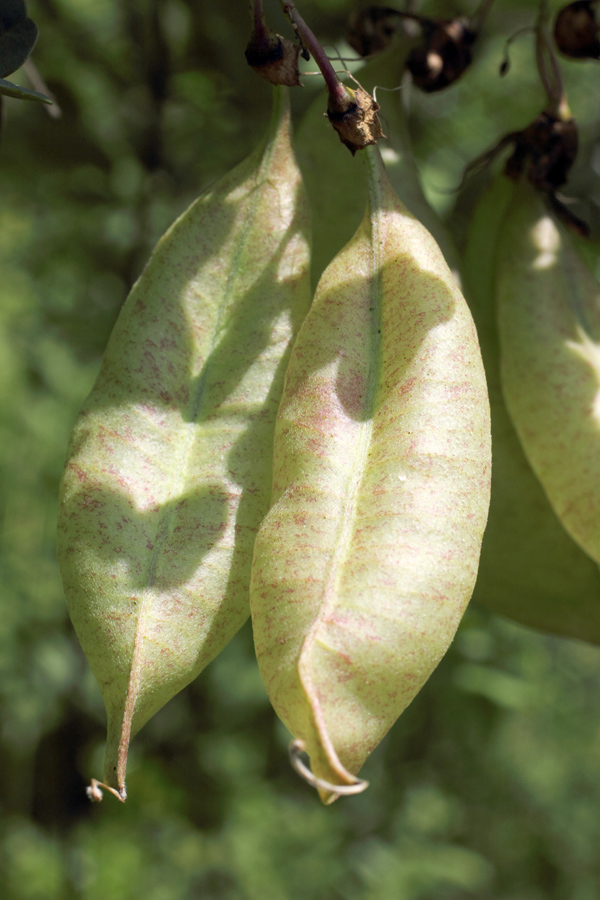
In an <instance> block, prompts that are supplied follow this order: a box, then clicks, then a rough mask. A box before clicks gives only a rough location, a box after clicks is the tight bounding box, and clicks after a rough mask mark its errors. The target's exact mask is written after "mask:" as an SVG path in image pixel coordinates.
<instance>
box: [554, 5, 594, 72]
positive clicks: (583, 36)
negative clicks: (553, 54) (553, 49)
mask: <svg viewBox="0 0 600 900" xmlns="http://www.w3.org/2000/svg"><path fill="white" fill-rule="evenodd" d="M597 5H598V3H597V0H576V2H575V3H569V5H568V6H565V7H563V9H561V10H560V12H559V13H558V15H557V17H556V20H555V22H554V40H555V41H556V46H557V47H558V49H559V50H560V52H561V53H562V54H563V55H564V56H569V57H570V58H571V59H600V24H599V23H598V20H597V18H596V10H595V7H597Z"/></svg>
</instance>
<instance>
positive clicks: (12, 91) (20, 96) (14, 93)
mask: <svg viewBox="0 0 600 900" xmlns="http://www.w3.org/2000/svg"><path fill="white" fill-rule="evenodd" d="M0 94H4V96H5V97H14V98H15V100H36V101H37V102H40V103H52V100H51V99H50V97H47V96H46V95H45V94H40V93H39V91H32V90H30V89H29V88H24V87H21V86H20V85H18V84H13V83H12V81H6V79H5V78H0Z"/></svg>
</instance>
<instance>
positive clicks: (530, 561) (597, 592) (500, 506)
mask: <svg viewBox="0 0 600 900" xmlns="http://www.w3.org/2000/svg"><path fill="white" fill-rule="evenodd" d="M512 190H513V188H512V184H511V182H509V181H508V180H507V179H506V178H503V177H502V178H496V179H494V180H493V181H492V182H491V184H490V185H489V186H488V187H487V188H486V189H485V191H484V192H483V194H482V196H481V199H480V200H479V202H478V205H477V207H476V209H475V211H474V214H473V216H472V219H471V223H470V225H469V232H468V236H467V243H466V247H465V255H464V261H463V266H462V271H463V275H464V280H465V283H466V288H467V297H468V299H469V305H470V307H471V311H472V313H473V317H474V319H475V324H476V325H477V331H478V334H479V342H480V346H481V352H482V355H483V361H484V365H485V371H486V377H487V384H488V390H489V396H490V407H491V413H492V447H493V459H494V464H493V467H492V496H491V503H490V514H489V518H488V524H487V528H486V531H485V534H484V538H483V545H482V548H481V560H480V563H479V574H478V577H477V583H476V585H475V590H474V592H473V600H474V601H476V602H478V603H480V604H481V605H482V606H485V607H487V608H488V609H490V610H492V611H494V612H497V613H500V614H502V615H505V616H508V617H509V618H511V619H514V620H515V621H517V622H519V623H521V624H522V625H527V626H529V627H531V628H536V629H539V630H541V631H545V632H550V633H552V634H557V635H561V636H564V637H576V638H580V639H581V640H586V641H591V642H593V643H600V578H599V576H598V567H597V566H596V565H595V564H594V562H593V561H592V560H591V559H590V558H589V557H588V556H587V555H586V554H585V553H583V551H582V550H580V548H579V547H578V546H577V545H576V544H575V543H574V541H572V540H571V538H570V537H569V536H568V534H567V533H566V531H565V530H564V528H563V526H562V525H561V523H560V522H559V520H558V519H557V517H556V515H555V514H554V512H553V510H552V508H551V506H550V504H549V502H548V500H547V498H546V495H545V494H544V491H543V489H542V487H541V485H540V483H539V481H538V480H537V478H536V477H535V475H534V473H533V471H532V469H531V467H530V465H529V463H528V461H527V459H526V457H525V455H524V453H523V450H522V449H521V445H520V442H519V439H518V437H517V434H516V432H515V429H514V427H513V424H512V422H511V420H510V417H509V415H508V412H507V409H506V405H505V402H504V397H503V395H502V389H501V385H500V351H499V345H498V329H497V324H496V312H495V296H494V255H495V252H496V246H497V244H498V241H499V234H500V230H501V227H502V220H503V217H504V215H505V212H506V208H507V205H508V203H509V202H510V198H511V195H512ZM542 302H543V301H542Z"/></svg>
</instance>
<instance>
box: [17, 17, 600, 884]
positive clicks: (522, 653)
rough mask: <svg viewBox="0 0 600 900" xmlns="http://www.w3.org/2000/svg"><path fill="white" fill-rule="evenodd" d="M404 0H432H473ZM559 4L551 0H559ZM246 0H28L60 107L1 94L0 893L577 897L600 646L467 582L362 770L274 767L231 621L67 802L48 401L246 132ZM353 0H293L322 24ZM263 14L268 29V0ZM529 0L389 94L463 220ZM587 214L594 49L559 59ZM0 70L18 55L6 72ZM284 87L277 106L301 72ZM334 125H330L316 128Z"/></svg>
mask: <svg viewBox="0 0 600 900" xmlns="http://www.w3.org/2000/svg"><path fill="white" fill-rule="evenodd" d="M473 5H474V4H472V3H471V2H469V3H467V0H465V2H464V3H463V4H462V5H460V9H459V4H458V0H457V3H456V4H449V3H445V2H441V0H439V2H433V0H431V2H424V3H423V4H421V5H420V6H419V10H420V11H424V12H428V13H431V14H435V15H444V14H454V13H456V12H457V11H465V12H472V11H473ZM560 5H561V4H560V3H559V4H556V3H554V4H553V7H554V8H557V7H559V6H560ZM246 7H247V2H246V0H229V2H228V3H222V2H219V3H217V2H214V3H207V2H206V0H161V2H160V3H157V2H155V0H30V2H29V13H30V15H31V16H32V17H33V18H34V19H35V20H36V21H37V23H38V25H39V26H40V32H41V37H40V40H39V42H38V45H37V47H36V50H35V51H34V54H33V57H32V58H33V60H34V61H35V63H36V65H37V66H38V68H39V69H40V71H41V73H42V74H43V76H44V78H45V79H46V81H47V83H48V86H49V87H50V89H51V90H52V91H53V92H54V93H55V95H56V97H57V99H58V102H59V104H60V107H61V109H62V117H61V118H60V119H53V118H51V117H50V116H49V115H48V114H47V112H46V110H45V109H44V108H42V106H41V105H39V106H38V105H34V104H29V103H23V102H18V101H8V102H5V121H4V127H3V130H2V141H1V145H0V584H1V586H2V587H1V590H2V600H1V606H0V609H1V615H0V711H1V712H0V894H1V895H2V896H3V897H5V898H7V900H38V898H39V900H67V898H69V900H70V898H78V900H79V898H82V900H100V898H102V900H104V898H110V900H128V898H132V900H133V898H138V897H144V898H145V900H187V898H202V900H270V898H273V900H393V898H398V900H434V898H444V900H466V898H475V897H476V898H478V900H487V898H489V900H548V898H551V900H597V898H598V896H599V895H600V857H599V854H598V847H599V846H600V815H599V810H600V749H599V748H600V721H599V719H598V715H597V712H598V696H599V695H600V692H599V689H600V665H599V663H600V656H599V654H600V651H599V650H598V648H596V647H592V646H588V645H585V644H583V643H579V642H576V641H567V640H560V639H556V638H550V637H546V636H543V635H540V634H537V633H534V632H532V631H528V630H526V629H523V628H520V627H519V626H517V625H514V624H512V623H510V622H508V621H506V620H502V619H500V618H498V617H494V616H492V615H491V614H489V613H488V612H486V611H484V610H481V609H477V608H475V607H473V608H471V609H470V611H469V612H468V614H467V616H466V618H465V620H464V622H463V624H462V626H461V628H460V630H459V633H458V636H457V639H456V641H455V643H454V645H453V647H452V649H451V651H450V652H449V653H448V655H447V656H446V658H445V659H444V660H443V662H442V664H441V665H440V667H439V668H438V670H437V671H436V672H435V674H434V676H433V677H432V678H431V680H430V682H429V683H428V684H427V686H426V687H425V689H424V690H423V691H422V692H421V693H420V694H419V696H418V697H417V699H416V700H415V701H414V703H413V704H412V706H411V707H410V708H409V709H408V711H407V712H406V713H405V714H404V715H403V717H402V718H401V720H400V721H399V722H398V723H397V725H396V726H395V727H394V729H393V730H392V732H391V733H390V735H389V736H388V738H387V739H386V740H385V741H384V743H383V744H382V745H381V746H380V747H379V749H378V750H377V751H376V752H375V753H374V754H373V756H372V758H371V760H370V761H369V762H368V764H367V766H366V767H365V770H364V775H365V777H366V778H368V779H369V780H370V781H371V787H370V789H369V790H368V791H367V792H366V793H365V794H362V795H360V796H358V797H356V798H352V799H342V800H340V801H338V802H337V803H336V804H335V805H334V806H333V807H331V808H324V807H322V806H321V805H320V803H319V801H318V798H317V796H316V794H315V793H314V792H313V791H311V790H310V789H309V788H308V787H307V786H306V785H305V784H304V783H303V782H301V781H300V780H299V779H298V777H297V776H296V775H295V774H294V773H293V772H292V770H291V769H290V768H289V765H288V761H287V752H286V745H287V740H288V735H287V733H286V732H285V730H284V729H283V727H282V726H280V725H279V724H278V722H277V721H276V719H275V716H274V714H273V712H272V711H271V708H270V705H269V703H268V700H267V697H266V693H265V691H264V689H263V686H262V683H261V681H260V677H259V674H258V671H257V668H256V665H255V662H254V658H253V649H252V637H251V632H250V630H249V627H246V628H245V629H244V630H243V631H242V632H241V633H240V634H239V635H238V636H237V637H236V639H235V640H234V641H233V642H232V644H230V645H229V647H228V648H227V649H226V650H225V652H224V653H223V654H222V656H221V657H219V658H218V659H217V660H216V661H215V662H214V663H213V664H212V665H211V666H210V667H209V669H208V670H207V671H206V672H205V673H203V674H202V675H201V676H200V678H199V679H198V680H197V681H196V682H195V683H193V684H192V685H191V686H190V687H189V688H188V689H187V690H186V691H184V692H183V693H182V694H180V695H179V696H178V697H176V698H175V699H174V700H173V701H171V703H169V704H168V705H167V707H165V708H164V709H163V710H162V711H161V712H160V713H159V714H158V715H157V716H156V717H155V719H154V720H152V721H151V722H150V723H149V724H148V725H147V726H146V727H145V728H144V730H143V731H142V732H141V734H140V735H139V736H138V737H136V738H135V740H134V742H133V746H132V749H131V753H130V765H129V778H128V788H129V800H128V801H127V804H126V805H125V806H121V805H120V804H118V803H117V802H116V801H114V800H113V798H111V797H108V796H107V797H106V799H105V801H104V803H103V804H102V805H99V806H93V805H91V804H89V802H88V801H87V799H86V797H85V785H86V784H87V783H88V782H89V779H90V776H91V775H96V774H98V773H100V772H101V770H102V754H103V740H104V710H103V706H102V701H101V699H100V694H99V691H98V688H97V686H96V684H95V683H94V681H93V678H92V676H91V674H90V672H89V671H88V669H87V666H86V663H85V659H84V658H83V655H82V653H81V650H80V648H79V645H78V643H77V641H76V639H75V637H74V634H73V632H72V629H71V627H70V625H69V622H68V620H67V616H66V610H65V604H64V598H63V595H62V587H61V583H60V577H59V573H58V568H57V564H56V558H55V522H56V512H57V500H56V497H57V489H58V481H59V478H60V473H61V469H62V465H63V461H64V455H65V450H66V445H67V441H68V436H69V432H70V429H71V427H72V424H73V421H74V418H75V416H76V413H77V410H78V408H79V406H80V405H81V403H82V401H83V399H84V398H85V396H86V394H87V392H88V391H89V389H90V387H91V385H92V382H93V379H94V377H95V374H96V372H97V369H98V366H99V362H100V358H101V354H102V351H103V348H104V345H105V343H106V340H107V337H108V335H109V333H110V329H111V327H112V324H113V323H114V321H115V318H116V316H117V314H118V310H119V308H120V305H121V303H122V301H123V300H124V298H125V296H126V294H127V291H128V289H129V287H130V286H131V284H132V282H133V280H134V279H135V278H136V277H137V275H138V274H139V272H140V271H141V268H142V266H143V264H144V261H145V259H146V258H147V256H148V253H149V251H150V249H151V248H152V246H153V244H154V243H155V241H156V240H157V238H158V237H159V236H160V234H161V233H162V232H163V231H164V230H165V229H166V227H167V226H168V225H169V224H170V223H171V221H172V220H173V218H174V217H175V216H176V215H177V214H178V213H179V212H180V211H182V210H183V209H184V208H185V207H186V206H187V205H188V203H189V202H190V201H191V200H192V199H194V198H195V197H196V196H197V195H198V193H199V192H200V191H201V190H202V189H203V188H204V187H205V186H206V185H207V184H209V183H210V182H211V181H212V180H213V179H215V178H216V177H218V176H219V175H220V174H222V173H223V172H225V171H226V170H227V169H229V168H230V167H231V166H232V165H234V164H235V163H237V162H238V161H239V160H240V159H241V158H243V157H244V156H245V155H246V153H247V152H249V151H250V149H251V148H252V147H253V146H254V145H255V143H256V142H257V140H258V139H259V137H260V135H261V134H262V132H263V130H264V127H265V125H266V122H267V119H268V115H269V104H270V88H269V86H268V85H267V84H266V83H263V82H262V81H261V80H260V79H258V78H257V77H256V76H255V75H254V74H253V73H252V72H251V71H250V70H249V69H248V67H247V66H246V63H245V60H244V56H243V50H244V47H245V45H246V41H247V39H248V36H249V24H248V18H247V8H246ZM353 7H354V4H353V3H351V2H348V0H304V2H303V3H302V4H301V8H302V11H303V13H304V14H305V17H306V18H307V19H308V20H309V21H310V22H311V24H312V25H313V26H314V29H315V30H316V32H317V33H318V34H319V36H321V37H322V39H323V40H324V41H327V40H329V41H334V40H335V41H336V42H338V44H339V40H340V37H341V36H342V35H343V33H344V27H345V22H346V19H347V16H348V13H349V11H350V10H351V9H352V8H353ZM270 8H271V11H272V17H271V21H272V22H273V24H274V27H275V28H276V30H283V29H285V23H284V21H283V19H282V18H281V14H280V12H279V10H278V5H277V4H276V3H275V2H273V3H272V4H271V7H270ZM535 12H536V4H535V3H534V2H523V0H520V2H517V0H496V4H495V6H494V8H493V10H492V13H491V15H490V18H489V21H488V23H487V26H486V29H485V32H484V35H483V38H482V40H481V42H480V44H478V45H477V48H476V61H475V63H474V65H473V67H472V68H471V69H470V70H469V71H468V72H467V73H466V74H465V76H464V78H463V79H462V80H461V81H460V82H459V83H458V84H457V85H456V86H455V87H453V88H451V89H450V90H448V91H447V92H443V93H442V94H439V95H435V96H425V95H422V94H420V95H417V94H416V93H415V94H412V95H411V105H410V110H411V129H412V133H413V137H414V141H415V154H416V157H417V161H418V164H419V168H420V172H421V175H422V178H423V182H424V185H425V189H426V192H427V194H428V197H429V199H430V201H431V202H432V203H433V204H434V205H435V206H436V207H437V208H438V210H439V211H441V212H442V213H443V214H444V215H445V216H446V217H447V219H448V221H449V223H450V225H451V227H452V229H453V230H454V232H455V234H456V235H457V237H458V239H459V240H460V237H461V233H462V229H463V225H464V213H463V209H464V206H465V202H466V201H465V200H464V197H459V198H458V201H457V200H456V197H457V195H456V194H454V193H448V192H444V191H445V190H446V189H448V188H450V187H454V186H455V185H456V184H457V183H458V181H459V180H460V175H461V172H462V170H463V168H464V166H465V164H466V163H467V162H469V161H470V160H472V159H473V158H474V157H475V156H477V155H478V154H479V153H481V152H482V151H483V150H484V149H487V147H489V146H490V145H491V144H492V143H494V142H495V141H496V140H497V139H498V138H499V137H501V136H502V135H503V134H505V133H506V132H508V131H512V130H515V129H519V128H522V127H524V126H525V125H527V124H528V123H529V122H530V121H531V120H532V118H533V117H534V116H535V115H536V114H537V113H538V112H539V111H540V110H541V108H542V106H543V92H542V89H541V86H540V84H539V80H538V77H537V74H536V70H535V65H534V58H533V41H532V39H531V38H530V37H527V36H524V37H522V38H521V39H519V40H518V41H516V42H515V44H514V45H513V47H512V52H511V68H510V71H509V74H508V75H507V76H506V78H505V79H500V78H499V76H498V67H499V65H500V62H501V59H502V56H503V52H504V41H505V38H506V37H507V36H508V35H509V34H511V33H512V32H514V31H515V30H516V29H517V28H519V27H521V26H523V25H527V24H531V22H532V21H533V19H534V17H535ZM563 73H564V77H565V80H566V83H567V89H568V95H569V100H570V103H571V108H572V110H573V112H574V113H575V115H576V116H577V118H578V121H579V123H580V129H581V143H582V151H581V154H580V160H579V163H578V165H577V167H576V169H575V170H574V173H573V176H572V178H571V180H570V183H569V192H570V193H571V194H573V195H577V196H579V197H580V198H582V208H583V207H584V213H585V214H586V215H587V217H588V218H589V219H590V220H591V221H592V225H593V227H596V228H597V226H598V212H597V211H598V209H599V208H600V207H599V206H598V204H599V203H600V187H599V183H598V177H597V175H598V169H599V168H600V119H599V117H598V106H597V98H598V96H599V95H600V92H599V89H600V65H599V64H597V63H585V64H582V63H571V62H565V63H564V65H563ZM14 78H15V80H21V81H22V83H24V84H25V83H26V82H25V80H24V78H23V79H21V78H20V73H17V74H16V75H15V76H14ZM305 83H306V85H307V86H306V87H305V88H304V90H303V91H300V90H297V91H295V92H294V98H293V100H294V104H295V105H296V108H297V114H298V116H300V115H301V112H302V109H303V108H304V107H306V106H307V105H308V103H309V102H310V100H311V99H312V98H313V97H314V96H315V92H316V91H317V89H318V88H319V86H320V84H319V80H318V79H317V78H311V77H310V76H308V77H306V78H305ZM332 152H339V153H342V152H343V153H345V152H346V151H345V150H344V148H342V147H341V145H339V142H338V141H337V138H336V137H335V135H333V133H332Z"/></svg>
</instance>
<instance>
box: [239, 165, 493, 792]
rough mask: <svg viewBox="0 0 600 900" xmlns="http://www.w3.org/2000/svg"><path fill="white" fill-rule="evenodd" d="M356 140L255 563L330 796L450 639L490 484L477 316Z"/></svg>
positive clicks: (262, 618) (288, 716) (261, 606)
mask: <svg viewBox="0 0 600 900" xmlns="http://www.w3.org/2000/svg"><path fill="white" fill-rule="evenodd" d="M366 153H367V164H368V168H369V205H368V210H367V214H366V216H365V218H364V220H363V222H362V225H361V226H360V228H359V229H358V231H357V233H356V234H355V236H354V238H353V239H352V240H351V241H350V243H349V244H348V245H347V246H346V247H345V248H344V249H343V250H342V251H341V252H340V253H339V254H338V255H337V256H336V258H335V259H334V260H333V262H332V263H331V264H330V265H329V266H328V268H327V269H326V270H325V272H324V274H323V276H322V278H321V280H320V282H319V286H318V288H317V292H316V295H315V299H314V301H313V305H312V307H311V311H310V312H309V314H308V316H307V318H306V319H305V322H304V324H303V326H302V328H301V331H300V334H299V336H298V338H297V341H296V343H295V345H294V349H293V352H292V356H291V358H290V364H289V367H288V371H287V375H286V383H285V389H284V394H283V398H282V403H281V407H280V410H279V413H278V418H277V426H276V437H275V449H274V463H273V465H274V475H273V505H272V507H271V509H270V511H269V513H268V515H267V516H266V518H265V520H264V522H263V523H262V525H261V527H260V529H259V532H258V536H257V540H256V544H255V549H254V560H253V564H252V581H251V607H252V621H253V628H254V635H255V644H256V650H257V656H258V661H259V665H260V669H261V672H262V676H263V679H264V682H265V685H266V687H267V690H268V693H269V696H270V698H271V701H272V703H273V705H274V707H275V709H276V711H277V713H278V714H279V716H280V717H281V719H282V720H283V722H284V724H285V725H286V726H287V727H288V729H289V730H290V731H291V732H292V734H293V735H294V737H295V738H296V739H297V740H298V741H300V742H301V745H302V746H304V747H305V748H306V750H307V752H308V754H309V756H310V760H311V765H312V771H313V773H314V775H315V776H316V777H317V778H318V779H321V783H320V790H321V796H322V798H323V799H324V800H326V801H330V800H332V799H334V798H335V797H336V796H337V794H338V793H344V792H345V791H344V786H346V787H353V786H354V785H355V783H356V774H357V773H358V771H359V770H360V768H361V766H362V765H363V763H364V761H365V759H366V758H367V756H368V755H369V753H370V752H371V751H372V750H373V748H374V747H375V746H376V745H377V744H378V743H379V741H380V740H381V739H382V737H383V736H384V735H385V733H386V732H387V731H388V729H389V728H390V727H391V725H392V724H393V722H394V721H395V720H396V718H397V717H398V716H399V715H400V713H401V712H402V711H403V709H404V708H405V707H406V706H407V705H408V704H409V703H410V701H411V700H412V699H413V697H414V696H415V694H416V693H417V692H418V691H419V689H420V688H421V686H422V685H423V684H424V682H425V681H426V680H427V678H428V677H429V675H430V674H431V672H432V671H433V669H434V668H435V667H436V665H437V664H438V662H439V661H440V659H441V657H442V656H443V654H444V653H445V652H446V650H447V648H448V645H449V644H450V642H451V640H452V638H453V636H454V633H455V631H456V628H457V626H458V623H459V621H460V618H461V616H462V613H463V611H464V609H465V606H466V604H467V602H468V600H469V598H470V596H471V591H472V589H473V585H474V582H475V576H476V573H477V562H478V559H479V552H480V547H481V538H482V533H483V529H484V527H485V521H486V516H487V510H488V502H489V487H490V463H491V460H490V421H489V405H488V399H487V391H486V385H485V378H484V373H483V366H482V363H481V357H480V353H479V346H478V342H477V335H476V332H475V328H474V325H473V321H472V319H471V316H470V313H469V311H468V309H467V306H466V304H465V301H464V299H463V297H462V295H461V294H460V291H459V290H458V288H457V286H456V282H455V280H454V278H453V276H452V274H451V273H450V270H449V269H448V267H447V265H446V263H445V262H444V259H443V257H442V254H441V252H440V250H439V248H438V247H437V244H436V243H435V241H434V240H433V238H432V237H431V235H430V234H429V233H428V232H427V231H426V230H425V228H424V227H423V226H422V225H421V224H420V223H419V222H418V221H417V220H416V219H415V218H414V217H413V216H412V215H411V214H410V213H408V212H407V210H406V209H405V208H404V207H403V205H402V204H401V203H400V201H399V200H398V198H397V196H396V195H395V193H394V191H393V190H392V188H391V186H390V184H389V181H388V179H387V175H386V173H385V169H384V167H383V164H382V162H381V158H380V156H379V154H378V152H377V151H376V150H375V151H370V150H369V151H366Z"/></svg>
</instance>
